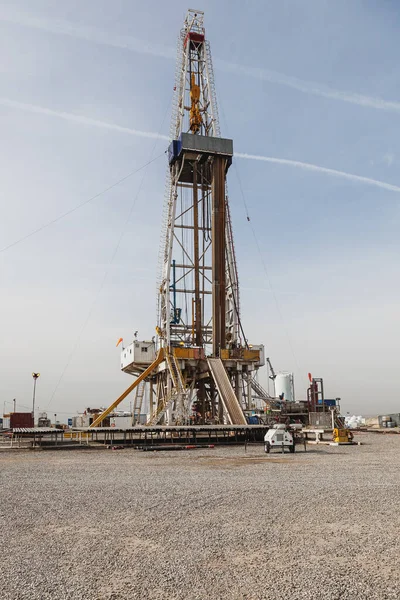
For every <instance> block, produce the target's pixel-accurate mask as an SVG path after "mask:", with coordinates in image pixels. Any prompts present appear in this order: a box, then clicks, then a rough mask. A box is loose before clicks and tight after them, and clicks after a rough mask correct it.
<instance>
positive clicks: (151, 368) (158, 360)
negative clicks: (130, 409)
mask: <svg viewBox="0 0 400 600" xmlns="http://www.w3.org/2000/svg"><path fill="white" fill-rule="evenodd" d="M163 360H164V348H160V349H159V351H158V354H157V358H156V360H155V361H154V362H153V363H151V365H150V366H149V367H147V369H146V370H145V371H143V373H142V374H141V375H139V377H138V378H137V379H135V381H134V382H133V383H132V385H130V386H129V387H128V389H127V390H125V392H124V393H123V394H121V396H120V397H119V398H117V399H116V400H115V402H113V403H112V404H111V405H110V406H109V407H108V408H106V410H104V411H103V412H102V413H101V415H99V416H98V417H97V419H95V420H94V421H93V423H92V424H91V425H90V427H97V426H98V425H100V423H101V422H102V421H103V419H105V418H106V417H107V416H108V415H109V414H110V413H111V412H112V411H113V410H114V409H115V408H117V406H118V404H120V403H121V402H122V400H125V398H126V397H127V396H128V394H130V393H131V392H132V390H134V389H135V387H136V386H137V385H139V383H140V382H141V381H143V379H146V377H147V376H148V375H150V373H151V372H152V371H154V369H155V368H156V367H158V365H159V364H160V363H161V362H162V361H163Z"/></svg>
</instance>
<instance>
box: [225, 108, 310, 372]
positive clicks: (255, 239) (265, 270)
mask: <svg viewBox="0 0 400 600" xmlns="http://www.w3.org/2000/svg"><path fill="white" fill-rule="evenodd" d="M219 106H220V109H221V114H222V118H223V119H224V121H225V126H226V130H227V132H228V130H229V128H228V125H227V121H226V116H225V112H224V109H223V108H222V105H221V104H220V105H219ZM233 167H234V171H235V173H236V177H237V180H238V184H239V190H240V194H241V197H242V201H243V206H244V210H245V214H246V219H247V221H248V223H249V225H250V229H251V232H252V234H253V238H254V242H255V244H256V247H257V250H258V254H259V255H260V261H261V264H262V267H263V270H264V273H265V276H266V279H267V282H268V286H269V288H270V291H271V294H272V297H273V298H274V301H275V306H276V310H277V312H278V315H279V318H280V320H281V323H282V328H283V331H284V332H285V335H286V338H287V342H288V346H289V348H290V351H291V353H292V356H293V359H294V362H295V364H296V366H297V369H298V370H300V367H299V363H298V360H297V357H296V354H295V352H294V348H293V344H292V341H291V338H290V336H289V332H288V330H287V328H286V325H285V321H284V318H283V314H282V311H281V309H280V306H279V302H278V298H277V296H276V294H275V291H274V288H273V286H272V281H271V278H270V275H269V271H268V268H267V264H266V262H265V260H264V256H263V253H262V252H261V246H260V244H259V241H258V238H257V235H256V232H255V229H254V227H253V223H252V221H251V220H250V213H249V207H248V205H247V202H246V197H245V195H244V191H243V186H242V182H241V179H240V175H239V169H238V167H237V164H236V162H235V161H233Z"/></svg>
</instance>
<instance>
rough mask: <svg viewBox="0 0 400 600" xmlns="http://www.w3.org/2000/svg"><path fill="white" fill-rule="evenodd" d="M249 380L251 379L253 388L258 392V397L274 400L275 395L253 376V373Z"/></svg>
mask: <svg viewBox="0 0 400 600" xmlns="http://www.w3.org/2000/svg"><path fill="white" fill-rule="evenodd" d="M247 381H250V385H251V387H252V390H253V391H254V392H255V393H256V394H257V397H258V398H261V399H262V400H274V397H273V396H271V395H270V394H269V393H268V392H267V390H265V389H264V388H263V387H262V385H261V384H260V383H258V381H257V380H256V379H254V378H253V377H251V375H249V376H248V380H247Z"/></svg>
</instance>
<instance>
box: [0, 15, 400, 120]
mask: <svg viewBox="0 0 400 600" xmlns="http://www.w3.org/2000/svg"><path fill="white" fill-rule="evenodd" d="M1 10H2V12H1V13H0V21H5V22H7V23H13V24H14V25H21V26H23V27H30V28H33V29H39V30H41V31H47V32H49V33H54V34H56V35H66V36H70V37H74V38H77V39H81V40H85V41H87V42H91V43H95V44H101V45H105V46H111V47H113V48H121V49H123V50H129V51H130V52H136V53H139V54H149V55H151V56H158V57H161V58H167V59H174V58H175V56H176V50H175V48H173V47H171V46H164V45H160V44H156V43H154V42H152V43H151V44H149V43H148V42H146V41H144V40H141V39H139V38H136V37H132V36H127V35H115V34H113V35H110V34H108V33H107V32H104V31H101V30H99V29H97V28H95V27H90V26H87V25H81V24H79V23H73V22H71V21H65V20H60V19H48V18H43V17H34V16H31V15H29V14H26V13H22V12H17V11H11V12H10V9H8V8H7V9H4V8H3V9H1ZM214 66H215V67H216V68H217V69H220V70H221V71H225V72H228V73H234V74H235V75H238V74H240V75H244V76H246V77H252V78H255V79H259V80H261V81H266V82H269V83H272V84H276V85H282V86H286V87H289V88H291V89H294V90H296V91H298V92H302V93H304V94H311V95H314V96H319V97H322V98H328V99H330V100H339V101H341V102H347V103H350V104H355V105H357V106H363V107H366V108H373V109H375V110H385V111H390V112H400V102H395V101H391V100H384V99H383V98H377V97H374V96H365V95H363V94H356V93H353V92H351V91H344V90H336V89H334V88H330V87H328V86H325V85H323V84H320V83H316V82H312V81H304V80H302V79H298V78H297V77H292V76H290V75H285V74H284V73H279V72H277V71H272V70H269V69H264V68H261V67H250V66H246V65H240V64H237V63H232V62H229V61H225V60H220V59H215V60H214Z"/></svg>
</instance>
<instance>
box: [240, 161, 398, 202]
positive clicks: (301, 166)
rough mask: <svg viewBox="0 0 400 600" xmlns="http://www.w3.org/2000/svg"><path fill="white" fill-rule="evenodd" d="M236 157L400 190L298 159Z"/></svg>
mask: <svg viewBox="0 0 400 600" xmlns="http://www.w3.org/2000/svg"><path fill="white" fill-rule="evenodd" d="M235 156H236V157H237V158H245V159H248V160H259V161H262V162H268V163H275V164H278V165H286V166H289V167H296V168H299V169H304V170H306V171H313V172H314V173H325V174H326V175H332V176H333V177H340V178H341V179H348V180H350V181H355V182H357V183H366V184H367V185H373V186H375V187H379V188H382V189H384V190H388V191H390V192H400V187H399V186H397V185H392V184H391V183H386V182H385V181H380V180H379V179H371V178H370V177H362V176H361V175H354V174H353V173H347V172H346V171H338V170H337V169H328V168H327V167H320V166H319V165H314V164H312V163H307V162H301V161H299V160H289V159H286V158H275V157H273V156H260V155H258V154H245V153H243V152H236V153H235Z"/></svg>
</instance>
